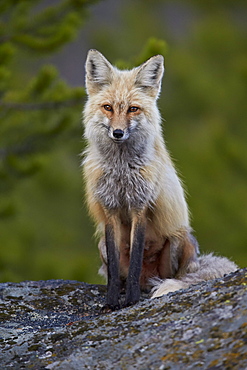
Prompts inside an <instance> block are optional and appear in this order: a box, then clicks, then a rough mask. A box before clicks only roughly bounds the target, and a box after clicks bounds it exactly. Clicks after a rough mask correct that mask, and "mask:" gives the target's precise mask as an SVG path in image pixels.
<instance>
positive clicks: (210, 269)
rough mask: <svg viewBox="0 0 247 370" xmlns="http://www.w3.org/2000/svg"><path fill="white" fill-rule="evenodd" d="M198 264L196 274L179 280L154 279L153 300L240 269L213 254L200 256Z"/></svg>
mask: <svg viewBox="0 0 247 370" xmlns="http://www.w3.org/2000/svg"><path fill="white" fill-rule="evenodd" d="M198 262H199V268H198V269H197V270H196V271H195V272H190V273H187V274H185V275H184V276H182V277H180V278H179V279H166V280H161V279H152V280H151V284H152V285H153V289H152V298H156V297H160V296H162V295H164V294H167V293H169V292H175V291H176V290H179V289H185V288H188V287H189V286H190V285H192V284H197V283H199V282H201V281H205V280H211V279H216V278H221V277H223V276H224V275H225V274H229V273H230V272H233V271H236V270H237V269H238V266H237V265H236V264H235V263H234V262H232V261H230V260H228V259H227V258H226V257H218V256H214V255H213V254H212V253H210V254H205V255H202V256H200V257H199V258H198Z"/></svg>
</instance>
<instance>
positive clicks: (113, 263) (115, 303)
mask: <svg viewBox="0 0 247 370" xmlns="http://www.w3.org/2000/svg"><path fill="white" fill-rule="evenodd" d="M105 240H106V249H107V270H108V284H107V298H106V306H105V307H104V311H105V312H107V311H111V310H116V309H119V299H120V278H119V252H118V249H117V246H116V243H115V235H114V228H113V225H111V224H108V225H106V228H105Z"/></svg>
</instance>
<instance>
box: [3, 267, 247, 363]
mask: <svg viewBox="0 0 247 370" xmlns="http://www.w3.org/2000/svg"><path fill="white" fill-rule="evenodd" d="M105 293H106V287H105V286H102V285H90V284H85V283H80V282H77V281H65V280H48V281H36V282H34V281H27V282H22V283H2V284H0V309H1V311H0V364H1V368H2V369H35V370H36V369H56V370H57V369H58V370H68V369H74V370H78V369H84V368H85V369H107V370H108V369H128V370H129V369H160V370H162V369H172V370H180V369H182V368H186V369H193V370H195V369H211V370H216V369H231V370H232V369H237V370H239V369H246V368H247V356H246V353H247V269H242V270H239V271H237V272H234V273H231V274H229V275H226V276H225V277H224V278H222V279H217V280H213V281H209V282H205V283H202V284H198V285H194V286H192V287H190V288H189V289H186V290H181V291H179V292H176V293H170V294H168V295H167V296H164V297H161V298H157V299H154V300H150V299H147V298H146V297H143V298H142V301H141V302H140V303H139V304H137V305H135V306H133V307H130V308H125V309H122V310H119V311H117V312H113V313H110V314H102V313H101V308H102V306H103V304H104V296H105Z"/></svg>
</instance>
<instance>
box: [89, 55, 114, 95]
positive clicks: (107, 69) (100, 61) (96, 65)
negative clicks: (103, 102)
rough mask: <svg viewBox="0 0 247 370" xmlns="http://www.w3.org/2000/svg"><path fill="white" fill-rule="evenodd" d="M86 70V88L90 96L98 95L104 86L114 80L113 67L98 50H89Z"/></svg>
mask: <svg viewBox="0 0 247 370" xmlns="http://www.w3.org/2000/svg"><path fill="white" fill-rule="evenodd" d="M85 69H86V88H87V92H88V94H89V95H90V94H96V93H97V92H99V91H100V90H101V89H102V87H103V86H104V85H108V84H109V83H110V82H111V80H112V71H113V67H112V65H111V63H109V62H108V60H107V59H106V58H105V57H104V56H103V55H102V54H101V53H100V52H99V51H97V50H94V49H91V50H89V52H88V55H87V60H86V64H85Z"/></svg>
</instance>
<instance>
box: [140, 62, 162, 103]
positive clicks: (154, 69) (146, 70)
mask: <svg viewBox="0 0 247 370" xmlns="http://www.w3.org/2000/svg"><path fill="white" fill-rule="evenodd" d="M137 70H138V72H137V75H136V85H137V86H138V87H140V88H142V89H144V90H145V91H146V92H148V93H149V94H150V95H151V96H153V97H158V95H159V92H160V88H161V80H162V77H163V74H164V57H163V56H162V55H156V56H154V57H152V58H150V59H148V60H147V61H146V62H145V63H143V64H142V65H141V66H140V67H138V68H137Z"/></svg>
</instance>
